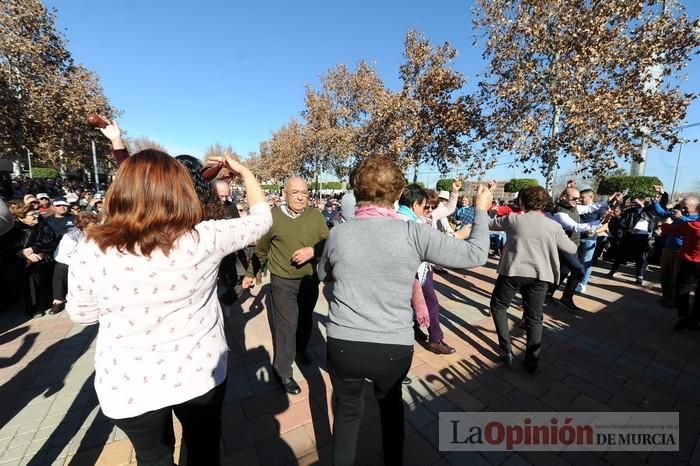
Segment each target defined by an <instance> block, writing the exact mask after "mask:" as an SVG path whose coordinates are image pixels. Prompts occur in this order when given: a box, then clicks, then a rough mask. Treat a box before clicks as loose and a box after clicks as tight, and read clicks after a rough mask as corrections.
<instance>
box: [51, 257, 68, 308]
mask: <svg viewBox="0 0 700 466" xmlns="http://www.w3.org/2000/svg"><path fill="white" fill-rule="evenodd" d="M51 285H52V289H53V299H57V300H59V301H65V300H66V294H68V265H66V264H63V263H61V262H56V265H54V267H53V279H52V282H51Z"/></svg>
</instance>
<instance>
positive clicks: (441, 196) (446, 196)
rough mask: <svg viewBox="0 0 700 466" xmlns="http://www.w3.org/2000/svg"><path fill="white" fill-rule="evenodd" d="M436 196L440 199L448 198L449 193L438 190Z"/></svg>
mask: <svg viewBox="0 0 700 466" xmlns="http://www.w3.org/2000/svg"><path fill="white" fill-rule="evenodd" d="M438 197H439V198H440V199H446V200H449V199H450V193H448V192H447V191H440V192H439V193H438Z"/></svg>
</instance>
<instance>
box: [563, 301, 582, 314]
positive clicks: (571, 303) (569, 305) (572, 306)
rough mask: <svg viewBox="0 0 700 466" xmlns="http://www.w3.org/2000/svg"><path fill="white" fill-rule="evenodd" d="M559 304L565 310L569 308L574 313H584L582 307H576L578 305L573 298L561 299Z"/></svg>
mask: <svg viewBox="0 0 700 466" xmlns="http://www.w3.org/2000/svg"><path fill="white" fill-rule="evenodd" d="M559 304H561V305H562V306H564V307H565V308H567V309H568V310H570V311H574V312H578V311H583V309H581V308H580V307H578V306H577V305H576V303H574V300H573V298H561V299H560V300H559Z"/></svg>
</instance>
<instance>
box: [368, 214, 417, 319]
mask: <svg viewBox="0 0 700 466" xmlns="http://www.w3.org/2000/svg"><path fill="white" fill-rule="evenodd" d="M377 217H388V218H393V219H396V220H401V217H400V216H399V214H397V213H396V211H395V210H394V209H389V208H387V207H379V206H374V205H372V206H367V207H358V208H356V209H355V218H377ZM411 307H412V308H413V315H414V316H415V318H416V321H418V324H420V325H421V326H422V327H426V328H427V327H429V326H430V314H429V313H428V305H427V304H426V302H425V296H423V288H422V287H421V284H420V281H418V279H417V278H415V279H413V289H412V290H411Z"/></svg>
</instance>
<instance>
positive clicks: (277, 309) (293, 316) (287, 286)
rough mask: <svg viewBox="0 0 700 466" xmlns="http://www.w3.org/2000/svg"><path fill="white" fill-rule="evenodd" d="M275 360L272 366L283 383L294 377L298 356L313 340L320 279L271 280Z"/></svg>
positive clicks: (276, 278)
mask: <svg viewBox="0 0 700 466" xmlns="http://www.w3.org/2000/svg"><path fill="white" fill-rule="evenodd" d="M270 292H271V294H272V309H273V311H272V319H273V320H272V322H273V326H274V329H273V338H274V345H275V346H274V360H273V362H272V365H273V366H274V368H275V370H276V371H277V375H279V376H280V377H281V378H282V379H288V378H289V377H291V376H292V363H293V362H294V358H295V356H296V354H297V352H298V351H299V352H301V351H304V350H305V349H306V346H307V345H308V344H309V339H310V338H311V328H312V325H313V313H314V307H316V301H317V300H318V278H316V276H307V277H304V278H300V279H296V280H290V279H287V278H282V277H278V276H277V275H271V276H270Z"/></svg>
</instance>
